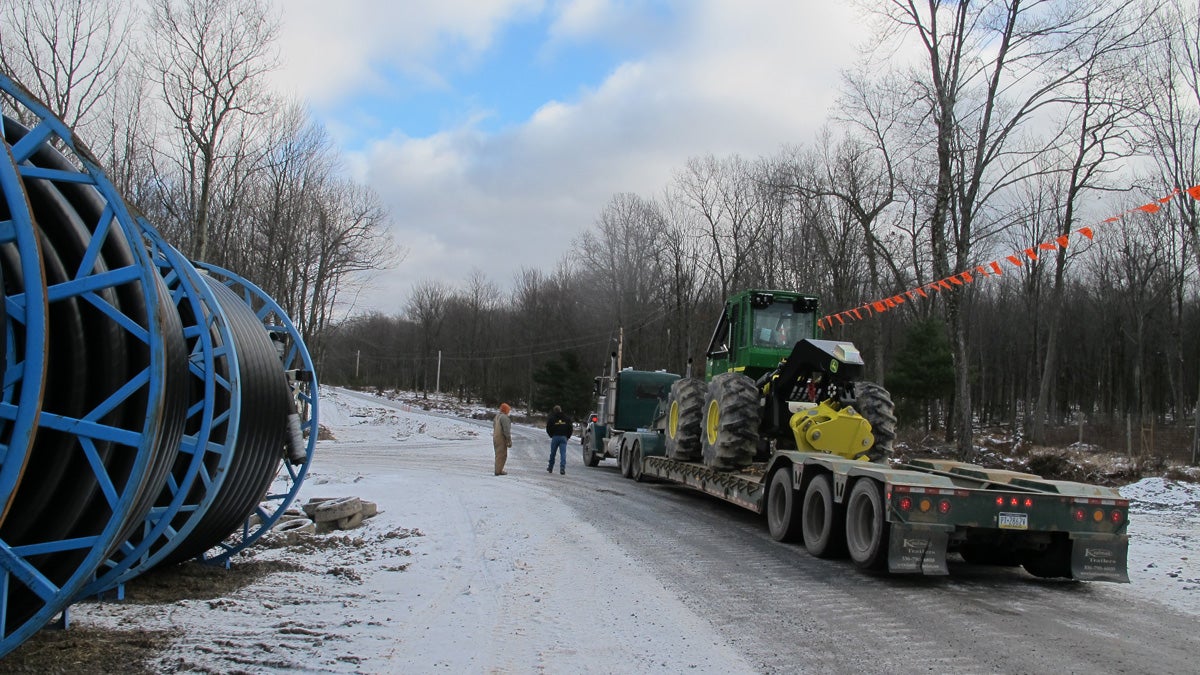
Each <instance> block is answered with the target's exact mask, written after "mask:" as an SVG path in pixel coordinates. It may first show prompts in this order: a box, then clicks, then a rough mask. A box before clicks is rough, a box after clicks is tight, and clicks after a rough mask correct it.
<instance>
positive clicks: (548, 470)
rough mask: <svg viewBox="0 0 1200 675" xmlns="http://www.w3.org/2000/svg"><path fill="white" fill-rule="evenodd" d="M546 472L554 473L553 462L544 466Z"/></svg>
mask: <svg viewBox="0 0 1200 675" xmlns="http://www.w3.org/2000/svg"><path fill="white" fill-rule="evenodd" d="M546 473H554V465H553V464H551V465H550V466H548V467H546Z"/></svg>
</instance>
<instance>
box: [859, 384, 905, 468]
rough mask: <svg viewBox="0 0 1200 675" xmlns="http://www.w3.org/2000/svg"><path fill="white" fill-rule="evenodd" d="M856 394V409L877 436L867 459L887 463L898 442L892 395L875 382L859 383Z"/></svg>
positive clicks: (868, 451)
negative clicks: (894, 443) (896, 441)
mask: <svg viewBox="0 0 1200 675" xmlns="http://www.w3.org/2000/svg"><path fill="white" fill-rule="evenodd" d="M854 392H855V399H854V403H853V405H854V409H855V410H857V411H858V414H859V415H862V416H863V418H864V419H866V420H867V421H868V422H870V423H871V434H872V435H874V436H875V445H873V446H871V448H870V449H869V450H867V459H869V460H871V461H872V462H883V461H887V458H888V457H891V456H892V443H893V442H894V441H895V440H896V404H895V403H894V402H892V395H891V394H890V393H888V390H887V389H884V388H883V387H881V386H879V385H878V384H875V383H874V382H857V383H855V385H854Z"/></svg>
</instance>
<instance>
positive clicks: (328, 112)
mask: <svg viewBox="0 0 1200 675" xmlns="http://www.w3.org/2000/svg"><path fill="white" fill-rule="evenodd" d="M276 1H277V2H279V3H280V5H281V7H282V8H283V10H282V18H283V27H282V36H281V42H280V49H281V56H282V61H283V68H282V70H281V71H280V72H279V73H278V74H277V82H276V84H277V86H278V87H279V88H280V89H282V90H283V91H284V92H285V93H291V94H294V95H296V96H298V97H300V98H302V99H304V100H306V101H308V103H309V105H310V106H311V109H312V112H313V114H314V115H315V117H316V119H317V120H319V121H320V122H321V123H323V124H324V125H325V126H326V128H327V129H329V131H330V132H331V134H332V135H333V137H334V139H335V142H336V143H337V145H338V146H339V147H340V149H341V151H342V154H343V156H344V157H345V159H346V160H347V165H348V167H349V170H350V171H351V172H352V173H353V175H354V177H355V178H356V179H358V180H360V181H362V182H364V183H366V184H367V185H369V186H371V187H372V188H373V189H374V190H375V191H376V192H378V194H379V195H380V197H381V198H382V199H383V201H384V203H385V205H386V206H387V207H388V209H389V211H390V218H391V224H392V231H393V234H394V237H395V240H396V242H397V243H398V244H400V245H401V246H403V247H405V248H407V249H408V255H407V258H406V259H405V260H404V262H402V263H401V264H400V265H398V266H397V267H396V268H394V269H391V270H388V271H385V272H384V273H382V274H379V275H378V276H377V277H376V279H375V280H374V281H373V283H372V287H371V288H369V289H368V290H366V291H364V292H363V293H362V294H361V295H360V296H358V298H357V302H356V303H355V305H354V307H353V311H354V312H355V313H357V312H362V311H369V310H378V311H381V312H384V313H386V314H394V313H398V312H400V311H401V309H402V307H403V303H404V300H405V298H407V296H408V292H409V289H410V288H411V286H412V285H413V284H414V283H415V282H418V281H421V280H425V279H431V280H440V281H444V282H446V283H449V284H455V285H458V284H460V283H461V282H462V281H464V280H465V279H466V278H467V276H468V275H469V274H470V273H471V272H472V270H475V269H478V270H481V271H482V272H483V273H484V274H485V275H486V276H487V277H488V278H489V279H490V280H491V281H493V282H494V283H496V284H497V285H498V286H500V287H501V288H502V289H508V288H509V287H510V286H511V283H512V279H513V277H514V275H515V274H516V273H517V272H518V271H519V270H520V269H521V268H522V267H533V268H538V269H541V270H543V271H546V272H549V271H551V270H552V269H553V267H554V266H555V265H556V264H557V262H558V261H559V260H560V259H562V258H563V256H564V255H565V254H567V253H568V251H569V249H570V246H571V242H572V240H574V239H575V238H576V237H577V236H578V235H579V234H580V233H581V232H583V231H584V230H586V229H587V228H588V227H589V226H590V225H591V224H592V223H593V222H594V221H595V220H596V218H597V216H598V215H599V213H600V211H601V209H602V208H603V207H604V205H605V204H606V203H607V202H608V201H609V199H610V198H611V197H612V195H614V194H616V193H618V192H633V193H636V194H639V195H642V196H646V197H650V196H655V195H657V194H658V193H659V192H660V191H661V190H662V189H663V188H664V187H665V186H666V184H667V183H668V181H669V180H670V178H671V176H672V174H673V173H674V172H676V171H678V170H679V169H681V168H682V167H683V165H684V163H685V162H686V161H687V159H688V158H689V157H696V156H701V155H705V154H708V153H712V154H714V155H717V156H726V155H730V154H734V153H737V154H741V155H743V156H745V157H749V158H753V157H758V156H764V155H769V154H772V153H774V152H776V151H777V150H779V149H780V148H781V147H782V146H783V145H785V144H800V143H806V142H809V141H811V140H812V138H813V136H814V133H815V130H816V129H817V128H818V127H819V126H820V125H821V124H822V123H823V122H824V120H825V118H826V114H827V111H828V109H829V106H830V104H831V103H832V101H833V100H834V98H835V96H836V89H837V86H838V83H839V79H840V71H841V69H842V68H845V67H847V66H849V65H850V64H851V63H852V62H853V60H854V59H855V51H856V50H855V45H856V44H857V43H859V42H861V41H862V40H863V39H864V38H865V37H866V33H865V30H864V29H863V28H862V25H863V22H862V20H861V19H858V18H856V14H855V12H854V10H852V9H851V8H850V7H849V6H848V4H849V3H844V2H828V1H820V0H440V1H439V2H436V3H435V2H425V1H413V0H409V1H401V2H398V1H396V0H343V1H342V2H339V3H335V4H330V3H327V2H323V1H322V2H318V1H317V0H276ZM335 7H336V9H335Z"/></svg>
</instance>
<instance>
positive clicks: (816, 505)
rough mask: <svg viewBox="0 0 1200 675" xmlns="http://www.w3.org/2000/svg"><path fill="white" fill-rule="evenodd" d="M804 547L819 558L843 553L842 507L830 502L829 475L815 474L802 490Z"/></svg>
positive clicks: (801, 515) (844, 548)
mask: <svg viewBox="0 0 1200 675" xmlns="http://www.w3.org/2000/svg"><path fill="white" fill-rule="evenodd" d="M800 518H801V522H802V523H803V535H804V548H806V549H808V552H809V553H811V554H813V555H815V556H816V557H818V558H839V557H841V556H843V555H845V553H846V538H845V530H844V529H843V528H844V525H843V523H842V520H843V518H842V509H841V507H840V506H839V505H838V504H836V503H835V502H834V501H833V481H831V480H830V479H829V474H820V475H818V476H814V477H813V479H812V481H811V482H809V484H808V488H807V489H805V491H804V504H803V509H802V510H801V514H800Z"/></svg>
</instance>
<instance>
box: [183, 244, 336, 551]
mask: <svg viewBox="0 0 1200 675" xmlns="http://www.w3.org/2000/svg"><path fill="white" fill-rule="evenodd" d="M196 266H197V267H199V268H200V269H202V270H204V272H205V273H206V274H208V275H209V276H210V277H211V278H213V279H214V280H217V281H219V282H220V283H222V284H224V285H225V286H227V287H228V288H230V289H231V290H233V291H234V292H235V293H237V295H238V296H239V297H240V298H241V299H242V301H243V302H245V303H246V304H247V305H248V306H249V307H250V308H251V309H252V310H253V311H254V314H255V316H257V317H258V319H259V321H261V322H262V324H263V327H264V328H266V330H267V331H268V332H270V333H273V334H275V336H277V337H278V336H282V337H283V338H284V339H283V344H285V345H286V347H285V350H284V351H283V353H282V354H281V355H280V361H281V363H282V366H283V369H284V371H285V373H287V374H288V383H289V386H290V388H291V394H292V397H293V401H294V402H295V405H296V410H297V412H298V413H299V415H300V429H301V432H302V433H303V434H305V437H306V439H307V440H306V443H305V447H304V460H303V462H301V463H300V464H298V465H293V464H291V463H289V462H288V461H286V460H284V461H283V462H282V466H283V469H284V471H283V473H281V474H279V475H277V477H276V481H275V483H274V484H273V485H272V489H271V490H270V491H268V493H267V495H266V496H265V497H264V498H263V500H262V502H261V503H260V504H259V506H258V508H256V509H255V511H254V513H253V514H251V515H253V516H257V518H251V517H247V519H246V520H245V521H243V523H242V525H241V527H240V528H238V530H237V531H236V532H234V533H232V534H231V535H230V536H229V537H227V538H226V539H225V540H224V541H222V542H221V543H220V544H219V545H218V546H217V547H216V548H214V549H212V550H211V551H209V552H208V553H206V554H205V555H204V556H203V557H204V559H205V560H207V561H210V562H214V563H224V562H227V561H228V560H229V558H230V557H231V556H234V555H236V554H237V553H239V552H240V551H242V550H244V549H246V548H247V547H249V546H251V545H252V544H253V543H254V542H255V541H257V540H258V538H259V537H261V536H262V535H264V534H266V533H267V532H268V531H269V530H270V529H271V527H273V526H274V525H275V523H276V521H278V520H279V518H280V516H281V515H283V512H284V511H286V510H287V508H288V507H289V506H290V505H291V504H292V502H293V501H295V499H296V494H297V493H298V492H299V491H300V486H301V485H302V484H303V483H304V477H305V476H306V475H307V474H308V468H309V465H311V464H312V457H313V451H314V449H315V448H316V445H317V428H318V413H317V406H318V396H317V378H316V369H315V368H314V367H313V362H312V357H311V356H310V355H309V353H308V348H307V347H306V346H305V344H304V340H303V338H302V337H301V335H300V332H299V331H298V330H297V329H296V327H295V325H294V324H293V323H292V320H291V318H290V317H288V315H287V312H285V311H284V310H283V308H282V307H280V306H279V304H278V303H276V302H275V301H274V300H273V299H272V298H271V297H270V296H268V295H267V294H266V293H265V292H263V290H262V289H260V288H259V287H258V286H256V285H254V284H253V283H251V282H250V281H248V280H246V279H244V278H242V277H240V276H238V275H237V274H234V273H233V272H230V271H228V270H225V269H222V268H220V267H217V266H216V265H211V264H208V263H196Z"/></svg>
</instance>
